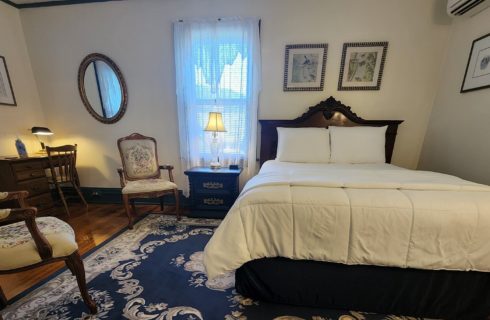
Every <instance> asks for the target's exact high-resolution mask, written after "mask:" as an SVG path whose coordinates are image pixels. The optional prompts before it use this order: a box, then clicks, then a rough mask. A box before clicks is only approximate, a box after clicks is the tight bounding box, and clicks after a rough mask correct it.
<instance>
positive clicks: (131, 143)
mask: <svg viewBox="0 0 490 320" xmlns="http://www.w3.org/2000/svg"><path fill="white" fill-rule="evenodd" d="M120 148H121V149H120V150H121V154H122V157H123V161H124V169H125V170H126V175H127V177H128V178H129V179H146V178H150V177H155V176H156V175H158V174H159V172H160V169H159V168H158V163H157V158H156V145H155V142H154V141H153V140H124V141H121V142H120Z"/></svg>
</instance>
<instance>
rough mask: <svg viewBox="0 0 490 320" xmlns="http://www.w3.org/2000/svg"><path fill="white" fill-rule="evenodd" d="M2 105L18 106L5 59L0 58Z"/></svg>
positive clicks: (0, 94)
mask: <svg viewBox="0 0 490 320" xmlns="http://www.w3.org/2000/svg"><path fill="white" fill-rule="evenodd" d="M0 104H3V105H7V106H16V105H17V102H16V101H15V95H14V90H13V89H12V83H11V82H10V75H9V71H8V69H7V63H6V62H5V58H4V57H2V56H0Z"/></svg>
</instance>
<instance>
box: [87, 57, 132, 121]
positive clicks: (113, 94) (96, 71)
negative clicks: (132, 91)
mask: <svg viewBox="0 0 490 320" xmlns="http://www.w3.org/2000/svg"><path fill="white" fill-rule="evenodd" d="M78 90H79V91H80V97H81V98H82V101H83V104H84V105H85V107H86V108H87V110H88V112H90V114H91V115H92V116H93V117H94V118H95V119H97V120H99V121H100V122H103V123H114V122H117V121H119V119H121V118H122V116H123V115H124V113H125V112H126V107H127V103H128V93H127V89H126V83H125V82H124V78H123V76H122V73H121V71H120V70H119V68H118V67H117V65H116V64H115V63H114V61H112V60H111V59H110V58H109V57H107V56H105V55H103V54H100V53H92V54H89V55H88V56H87V57H85V59H83V61H82V63H81V64H80V68H79V69H78Z"/></svg>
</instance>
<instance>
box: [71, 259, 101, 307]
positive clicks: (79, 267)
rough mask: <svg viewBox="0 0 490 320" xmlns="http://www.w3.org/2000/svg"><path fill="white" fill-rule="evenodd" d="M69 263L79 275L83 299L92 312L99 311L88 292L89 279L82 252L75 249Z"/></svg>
mask: <svg viewBox="0 0 490 320" xmlns="http://www.w3.org/2000/svg"><path fill="white" fill-rule="evenodd" d="M68 260H69V261H70V262H68V264H71V265H72V267H73V269H74V272H75V276H76V277H77V283H78V288H79V289H80V294H81V295H82V299H83V301H84V302H85V304H86V305H87V307H88V309H89V310H90V313H91V314H96V313H97V305H96V304H95V302H94V300H92V297H91V296H90V295H89V294H88V289H87V281H86V280H85V268H84V267H83V261H82V258H80V254H79V253H78V251H75V252H74V253H72V254H71V255H70V256H68Z"/></svg>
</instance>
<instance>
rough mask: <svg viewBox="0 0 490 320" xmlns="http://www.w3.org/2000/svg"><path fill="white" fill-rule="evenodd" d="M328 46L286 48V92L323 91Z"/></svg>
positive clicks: (305, 45) (284, 87)
mask: <svg viewBox="0 0 490 320" xmlns="http://www.w3.org/2000/svg"><path fill="white" fill-rule="evenodd" d="M327 50H328V44H326V43H321V44H291V45H287V46H286V55H285V61H284V85H283V90H284V91H322V90H323V82H324V79H325V66H326V64H327Z"/></svg>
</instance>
